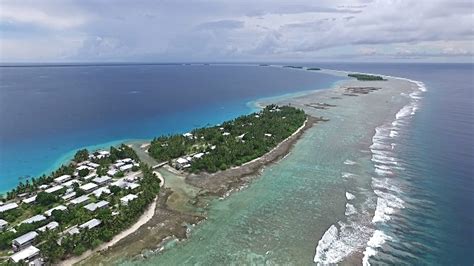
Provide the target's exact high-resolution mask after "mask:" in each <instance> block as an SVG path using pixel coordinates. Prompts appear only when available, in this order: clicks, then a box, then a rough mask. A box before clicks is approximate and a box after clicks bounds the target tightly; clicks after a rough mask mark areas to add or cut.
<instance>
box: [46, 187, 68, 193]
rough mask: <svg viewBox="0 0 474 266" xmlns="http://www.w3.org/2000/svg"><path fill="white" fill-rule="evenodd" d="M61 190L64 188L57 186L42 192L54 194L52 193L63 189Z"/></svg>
mask: <svg viewBox="0 0 474 266" xmlns="http://www.w3.org/2000/svg"><path fill="white" fill-rule="evenodd" d="M63 188H64V187H63V186H61V185H57V186H54V187H50V188H48V189H46V190H45V191H44V192H46V193H54V192H56V191H58V190H61V189H63Z"/></svg>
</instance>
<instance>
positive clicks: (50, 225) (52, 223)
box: [38, 221, 59, 232]
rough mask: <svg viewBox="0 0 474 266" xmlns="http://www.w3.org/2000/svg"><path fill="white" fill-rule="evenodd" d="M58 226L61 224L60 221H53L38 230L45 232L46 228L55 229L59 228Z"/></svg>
mask: <svg viewBox="0 0 474 266" xmlns="http://www.w3.org/2000/svg"><path fill="white" fill-rule="evenodd" d="M58 226H59V223H58V222H55V221H52V222H50V223H49V224H47V225H45V226H42V227H40V228H38V231H40V232H45V231H46V230H54V229H56V228H58Z"/></svg>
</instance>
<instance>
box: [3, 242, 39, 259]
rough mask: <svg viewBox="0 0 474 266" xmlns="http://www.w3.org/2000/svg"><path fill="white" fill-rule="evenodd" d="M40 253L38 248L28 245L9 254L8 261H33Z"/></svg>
mask: <svg viewBox="0 0 474 266" xmlns="http://www.w3.org/2000/svg"><path fill="white" fill-rule="evenodd" d="M39 255H40V250H39V249H38V248H36V247H35V246H29V247H27V248H25V249H23V250H22V251H20V252H17V253H15V254H13V255H11V256H10V261H12V262H13V263H20V262H25V263H28V262H30V261H33V260H34V259H36V258H37V257H39Z"/></svg>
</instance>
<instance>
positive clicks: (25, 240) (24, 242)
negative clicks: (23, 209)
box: [12, 231, 38, 252]
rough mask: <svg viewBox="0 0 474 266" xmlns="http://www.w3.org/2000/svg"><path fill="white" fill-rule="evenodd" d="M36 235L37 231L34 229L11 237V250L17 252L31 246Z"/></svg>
mask: <svg viewBox="0 0 474 266" xmlns="http://www.w3.org/2000/svg"><path fill="white" fill-rule="evenodd" d="M37 236H38V233H36V232H35V231H31V232H28V233H26V234H24V235H22V236H19V237H17V238H15V239H13V241H12V247H13V251H15V252H17V251H19V250H22V249H25V248H27V247H28V246H31V245H32V244H33V242H34V241H35V238H36V237H37Z"/></svg>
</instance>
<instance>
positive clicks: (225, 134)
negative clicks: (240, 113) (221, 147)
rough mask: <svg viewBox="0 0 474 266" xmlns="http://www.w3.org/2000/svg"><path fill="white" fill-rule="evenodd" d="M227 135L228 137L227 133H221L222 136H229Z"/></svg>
mask: <svg viewBox="0 0 474 266" xmlns="http://www.w3.org/2000/svg"><path fill="white" fill-rule="evenodd" d="M229 135H230V133H229V132H224V133H222V136H229Z"/></svg>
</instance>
